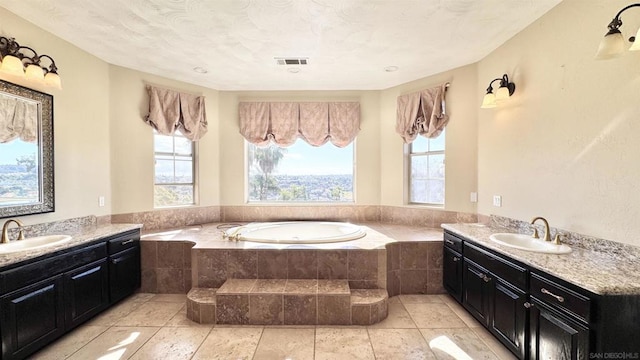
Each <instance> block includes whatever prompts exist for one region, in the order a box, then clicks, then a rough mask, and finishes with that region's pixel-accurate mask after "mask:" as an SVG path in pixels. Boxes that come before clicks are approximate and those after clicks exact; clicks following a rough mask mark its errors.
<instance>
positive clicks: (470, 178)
mask: <svg viewBox="0 0 640 360" xmlns="http://www.w3.org/2000/svg"><path fill="white" fill-rule="evenodd" d="M476 71H477V70H476V65H475V64H473V65H468V66H464V67H461V68H458V69H454V70H451V71H447V72H444V73H441V74H438V75H434V76H430V77H427V78H424V79H420V80H416V81H412V82H410V83H407V84H403V85H400V86H396V87H393V88H390V89H387V90H384V91H382V92H381V96H380V134H381V135H380V153H381V155H380V156H381V160H380V169H381V171H380V179H381V180H380V181H381V184H380V193H381V196H380V203H381V204H382V205H392V206H402V205H403V204H404V203H405V193H404V192H405V189H406V183H407V181H406V173H407V172H406V171H405V166H406V164H405V159H404V143H403V141H402V138H401V137H400V135H398V134H397V133H396V131H395V124H396V107H397V106H396V99H397V97H398V96H399V95H403V94H407V93H411V92H414V91H419V90H422V89H425V88H429V87H433V86H437V85H440V84H442V83H443V82H447V81H448V82H450V83H451V86H450V87H449V90H448V91H447V95H446V104H447V112H448V113H449V114H450V120H449V124H448V125H447V131H446V132H445V135H446V139H445V144H446V145H445V158H446V165H445V182H446V184H445V209H446V210H451V211H459V212H469V213H474V212H475V211H476V206H475V205H476V204H475V203H472V202H471V201H470V199H469V196H470V193H471V192H475V191H477V190H476V181H477V179H476V176H477V111H476V106H475V105H476V102H477V92H476V88H477V74H476Z"/></svg>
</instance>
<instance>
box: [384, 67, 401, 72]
mask: <svg viewBox="0 0 640 360" xmlns="http://www.w3.org/2000/svg"><path fill="white" fill-rule="evenodd" d="M398 69H399V67H397V66H387V67H385V68H384V71H386V72H395V71H398Z"/></svg>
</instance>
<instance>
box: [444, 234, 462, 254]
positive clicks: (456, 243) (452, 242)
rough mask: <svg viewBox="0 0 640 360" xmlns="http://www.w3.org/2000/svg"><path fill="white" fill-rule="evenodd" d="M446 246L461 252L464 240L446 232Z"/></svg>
mask: <svg viewBox="0 0 640 360" xmlns="http://www.w3.org/2000/svg"><path fill="white" fill-rule="evenodd" d="M444 246H446V247H448V248H450V249H453V250H455V251H457V252H459V253H461V252H462V240H460V239H458V238H457V237H456V236H455V235H453V234H451V233H449V232H446V231H445V233H444Z"/></svg>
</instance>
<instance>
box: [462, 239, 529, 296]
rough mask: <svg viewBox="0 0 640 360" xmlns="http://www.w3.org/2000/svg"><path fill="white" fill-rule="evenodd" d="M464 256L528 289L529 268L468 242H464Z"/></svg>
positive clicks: (518, 286)
mask: <svg viewBox="0 0 640 360" xmlns="http://www.w3.org/2000/svg"><path fill="white" fill-rule="evenodd" d="M464 257H465V258H468V259H470V260H473V261H474V262H475V263H477V264H479V265H481V266H483V267H484V268H486V269H487V270H489V271H490V272H491V273H493V274H494V275H496V276H498V277H500V278H501V279H502V280H504V281H506V282H508V283H510V284H511V285H513V286H515V287H517V288H518V289H520V290H526V289H527V269H525V268H523V267H521V266H519V265H516V264H514V263H512V262H510V261H508V260H506V259H504V258H502V257H500V256H497V255H494V254H491V253H489V252H487V251H485V250H483V249H480V248H479V247H476V246H473V245H471V244H469V243H468V242H467V243H465V244H464Z"/></svg>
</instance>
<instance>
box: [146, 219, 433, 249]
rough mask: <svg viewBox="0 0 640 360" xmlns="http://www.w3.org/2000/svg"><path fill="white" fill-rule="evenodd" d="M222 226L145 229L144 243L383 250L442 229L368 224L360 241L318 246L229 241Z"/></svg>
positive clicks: (218, 247) (222, 247)
mask: <svg viewBox="0 0 640 360" xmlns="http://www.w3.org/2000/svg"><path fill="white" fill-rule="evenodd" d="M220 225H225V224H224V223H211V224H203V225H193V226H186V227H181V228H175V229H162V230H145V231H144V232H143V234H142V237H141V239H142V240H143V241H190V242H193V243H195V245H194V247H193V248H194V249H363V250H372V249H384V248H385V245H386V244H388V243H392V242H396V241H399V240H400V239H398V237H396V236H395V235H394V234H401V235H404V236H401V237H400V238H401V239H404V240H400V241H418V240H420V241H442V230H438V229H428V228H427V229H425V228H422V229H420V228H418V227H408V226H407V227H404V231H402V230H401V229H402V227H401V226H397V225H391V224H380V223H367V224H366V225H363V224H359V225H360V226H362V227H363V228H364V230H365V232H366V233H367V235H366V236H365V237H363V238H361V239H357V240H351V241H344V242H334V243H321V244H272V243H259V242H251V241H229V240H228V239H223V237H222V233H223V231H224V229H220V228H219V226H220Z"/></svg>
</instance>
